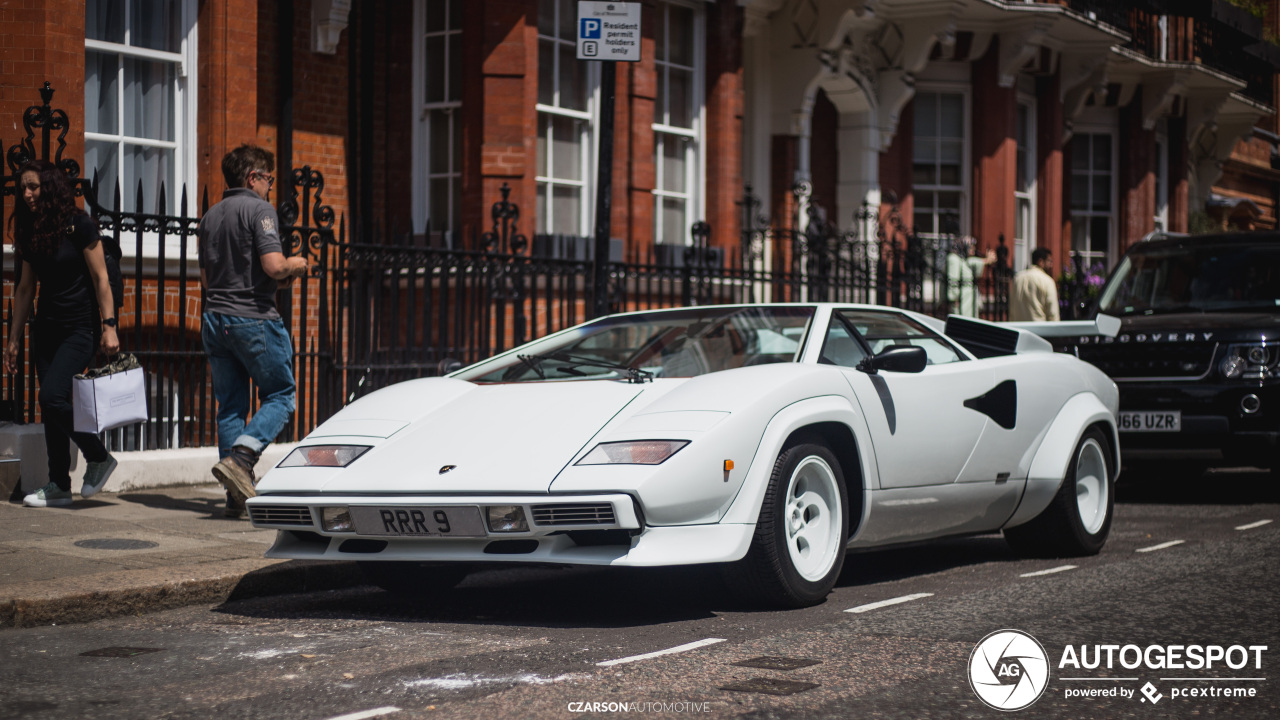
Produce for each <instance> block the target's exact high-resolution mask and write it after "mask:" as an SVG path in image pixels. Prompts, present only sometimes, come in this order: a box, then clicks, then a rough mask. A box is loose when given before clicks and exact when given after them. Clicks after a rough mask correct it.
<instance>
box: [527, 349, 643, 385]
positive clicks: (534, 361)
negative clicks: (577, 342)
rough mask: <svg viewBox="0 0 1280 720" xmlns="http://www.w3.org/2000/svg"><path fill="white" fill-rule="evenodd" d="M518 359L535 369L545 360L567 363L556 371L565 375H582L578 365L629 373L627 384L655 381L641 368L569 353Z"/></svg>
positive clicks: (540, 373)
mask: <svg viewBox="0 0 1280 720" xmlns="http://www.w3.org/2000/svg"><path fill="white" fill-rule="evenodd" d="M518 357H519V358H520V360H521V361H522V362H524V363H525V364H526V365H529V366H530V367H535V368H536V366H537V365H540V364H541V362H542V361H543V360H559V361H560V362H562V363H565V365H566V367H561V368H556V371H557V372H562V373H564V374H565V375H582V373H580V372H577V371H576V370H574V368H575V367H577V366H578V365H585V366H587V367H598V368H604V369H606V370H622V371H624V372H626V373H627V382H629V383H642V382H644V381H646V380H653V373H651V372H649V371H648V370H641V369H640V368H637V367H632V366H630V365H627V364H625V363H616V362H611V361H609V360H602V359H600V358H589V357H582V356H580V355H570V354H569V353H562V352H552V353H544V354H541V355H519V356H518ZM538 374H539V375H540V376H541V375H542V372H541V371H540V370H539V372H538Z"/></svg>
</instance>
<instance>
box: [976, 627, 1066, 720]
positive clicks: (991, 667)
mask: <svg viewBox="0 0 1280 720" xmlns="http://www.w3.org/2000/svg"><path fill="white" fill-rule="evenodd" d="M1048 685H1049V656H1048V655H1047V654H1045V651H1044V647H1043V646H1041V645H1040V643H1039V641H1037V640H1036V639H1035V638H1033V637H1031V636H1030V635H1028V634H1026V633H1024V632H1021V631H1019V630H997V631H995V632H993V633H991V634H990V635H988V636H986V637H984V638H982V642H979V643H978V644H977V646H975V647H974V648H973V653H972V654H971V655H970V656H969V687H972V688H973V692H974V694H976V695H977V696H978V699H979V700H981V701H982V702H984V703H986V704H987V705H988V706H989V707H992V708H995V709H996V710H1021V709H1023V708H1025V707H1027V706H1028V705H1030V704H1031V703H1034V702H1035V701H1036V700H1039V699H1040V696H1041V695H1043V694H1044V690H1045V688H1046V687H1048Z"/></svg>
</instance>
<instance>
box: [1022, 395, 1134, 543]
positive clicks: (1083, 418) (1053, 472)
mask: <svg viewBox="0 0 1280 720" xmlns="http://www.w3.org/2000/svg"><path fill="white" fill-rule="evenodd" d="M1094 425H1102V426H1104V427H1105V428H1106V433H1107V435H1108V436H1110V438H1111V459H1112V461H1113V462H1114V463H1115V464H1114V467H1115V469H1116V470H1115V472H1116V474H1117V475H1118V474H1119V471H1120V436H1119V434H1118V432H1117V431H1116V418H1115V415H1113V414H1112V413H1111V411H1110V410H1108V409H1107V406H1106V405H1104V404H1103V402H1102V401H1101V400H1100V399H1098V396H1096V395H1094V394H1093V393H1087V392H1086V393H1080V394H1078V395H1074V396H1072V397H1071V398H1070V399H1069V400H1067V402H1066V404H1064V405H1063V406H1062V410H1060V411H1059V412H1058V416H1057V417H1056V418H1054V420H1053V423H1051V424H1050V425H1049V431H1048V432H1046V433H1045V435H1044V439H1043V440H1041V441H1040V447H1039V449H1038V450H1036V454H1035V457H1034V458H1033V459H1032V461H1031V469H1030V471H1029V472H1028V474H1027V486H1026V490H1024V491H1023V493H1022V501H1021V502H1020V503H1018V509H1017V510H1015V511H1014V513H1013V517H1011V518H1009V521H1008V522H1007V523H1005V525H1004V526H1005V527H1015V526H1017V525H1021V524H1023V523H1025V522H1028V521H1030V520H1031V519H1032V518H1034V517H1036V516H1037V515H1039V514H1040V513H1041V512H1043V511H1044V509H1045V508H1047V507H1049V503H1051V502H1053V498H1054V496H1055V495H1057V494H1058V488H1060V487H1062V480H1063V478H1064V477H1065V476H1066V474H1067V467H1068V466H1070V464H1071V461H1072V455H1073V454H1074V453H1075V449H1076V445H1077V444H1078V443H1079V442H1080V438H1081V437H1083V436H1084V433H1085V431H1086V430H1088V429H1089V428H1090V427H1092V426H1094ZM1112 480H1113V481H1114V480H1115V478H1114V477H1113V478H1112Z"/></svg>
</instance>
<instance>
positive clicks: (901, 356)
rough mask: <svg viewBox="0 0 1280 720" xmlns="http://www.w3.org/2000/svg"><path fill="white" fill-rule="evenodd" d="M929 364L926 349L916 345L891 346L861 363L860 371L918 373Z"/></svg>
mask: <svg viewBox="0 0 1280 720" xmlns="http://www.w3.org/2000/svg"><path fill="white" fill-rule="evenodd" d="M928 364H929V356H928V355H927V354H925V351H924V348H922V347H917V346H915V345H890V346H889V347H887V348H885V349H883V350H881V351H880V352H878V353H876V354H875V355H874V356H872V357H869V358H867V359H866V360H863V361H862V362H861V363H859V365H858V369H859V370H862V371H863V372H869V373H875V372H878V371H880V370H887V371H889V372H906V373H918V372H920V371H921V370H924V368H925V366H926V365H928Z"/></svg>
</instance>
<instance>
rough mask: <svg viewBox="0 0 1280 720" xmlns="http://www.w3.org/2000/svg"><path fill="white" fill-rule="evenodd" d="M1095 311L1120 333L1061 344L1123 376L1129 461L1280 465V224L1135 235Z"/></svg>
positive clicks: (1122, 420)
mask: <svg viewBox="0 0 1280 720" xmlns="http://www.w3.org/2000/svg"><path fill="white" fill-rule="evenodd" d="M1092 310H1093V312H1094V313H1097V312H1103V313H1106V314H1108V315H1114V316H1116V317H1119V318H1120V319H1121V327H1120V333H1119V334H1118V335H1117V336H1116V337H1114V338H1096V337H1080V338H1067V339H1065V340H1066V342H1065V343H1060V344H1059V349H1060V350H1063V351H1066V352H1072V353H1075V354H1076V355H1077V356H1078V357H1080V358H1081V359H1083V360H1087V361H1089V362H1091V363H1093V364H1094V365H1096V366H1098V367H1099V368H1101V369H1102V370H1103V371H1104V372H1106V373H1107V374H1108V375H1110V376H1111V378H1112V379H1113V380H1115V381H1116V385H1118V386H1119V388H1120V416H1119V418H1117V420H1118V421H1119V425H1120V428H1119V429H1120V444H1121V449H1122V452H1123V455H1124V458H1125V459H1126V460H1133V461H1147V460H1189V461H1200V462H1203V463H1205V464H1209V465H1232V466H1234V465H1253V466H1258V467H1271V468H1277V467H1280V462H1278V461H1280V457H1277V456H1278V455H1280V447H1278V446H1277V443H1278V440H1277V439H1278V438H1280V233H1235V234H1223V235H1197V236H1194V237H1167V236H1166V237H1157V238H1154V239H1150V240H1145V241H1143V242H1140V243H1137V244H1136V245H1134V246H1133V247H1131V248H1129V251H1128V252H1127V253H1126V254H1125V256H1124V257H1123V258H1122V259H1121V260H1120V264H1119V265H1117V266H1116V268H1115V270H1114V271H1113V272H1112V273H1111V276H1110V277H1109V278H1107V283H1106V285H1105V286H1103V289H1102V293H1101V294H1100V295H1099V298H1098V301H1097V303H1096V305H1095V306H1094V308H1093V309H1092Z"/></svg>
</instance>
